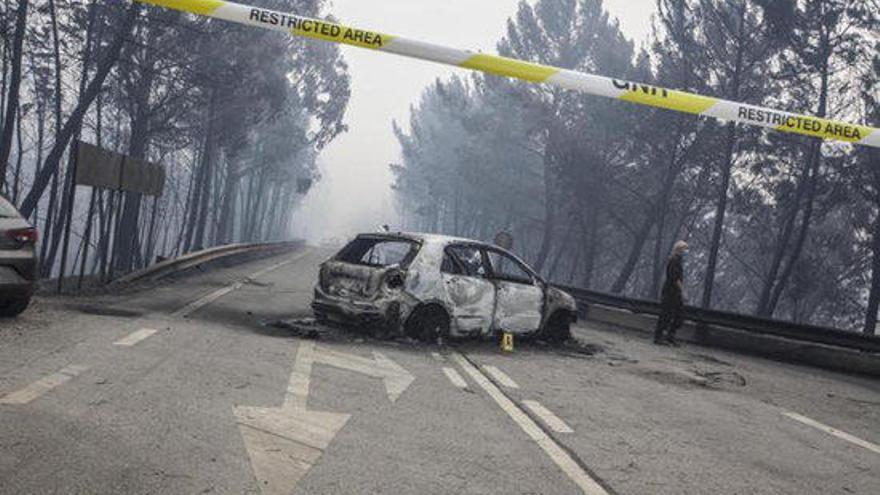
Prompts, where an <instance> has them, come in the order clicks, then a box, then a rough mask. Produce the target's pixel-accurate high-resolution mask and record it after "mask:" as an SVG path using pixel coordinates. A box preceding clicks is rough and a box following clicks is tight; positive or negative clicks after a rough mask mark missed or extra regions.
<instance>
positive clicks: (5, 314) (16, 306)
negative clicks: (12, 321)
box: [0, 297, 31, 318]
mask: <svg viewBox="0 0 880 495" xmlns="http://www.w3.org/2000/svg"><path fill="white" fill-rule="evenodd" d="M30 304H31V298H30V297H20V298H15V299H5V300H3V301H0V318H13V317H16V316H18V315H20V314H22V313H24V310H26V309H27V308H28V306H29V305H30Z"/></svg>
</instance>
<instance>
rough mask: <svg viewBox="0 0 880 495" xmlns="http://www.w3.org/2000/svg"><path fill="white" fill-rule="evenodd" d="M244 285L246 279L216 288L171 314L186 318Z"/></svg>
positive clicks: (264, 271)
mask: <svg viewBox="0 0 880 495" xmlns="http://www.w3.org/2000/svg"><path fill="white" fill-rule="evenodd" d="M307 254H309V251H305V252H302V253H300V254H298V255H297V256H294V257H293V258H290V259H289V260H287V261H282V262H281V263H276V264H274V265H272V266H269V267H266V268H263V269H262V270H259V271H257V272H254V273H252V274H250V275H248V276H247V277H245V280H252V279H255V278H259V277H262V276H263V275H266V274H267V273H269V272H272V271H274V270H277V269H279V268H281V267H282V266H286V265H289V264H291V263H295V262H297V261H299V260H300V259H302V258H303V257H305V256H306V255H307ZM243 286H244V281H240V282H236V283H234V284H232V285H230V286H228V287H224V288H222V289H218V290H215V291H214V292H212V293H210V294H208V295H207V296H204V297H202V298H199V299H197V300H195V301H193V302H191V303H190V304H187V305H186V306H184V307H182V308H180V309H178V310H177V311H175V312H173V313H171V316H173V317H175V318H186V317H188V316H189V315H191V314H193V313H195V312H196V311H198V310H199V309H201V308H203V307H205V306H207V305H208V304H211V303H212V302H214V301H216V300H217V299H220V298H221V297H223V296H225V295H226V294H229V293H230V292H234V291H237V290H238V289H241V288H242V287H243Z"/></svg>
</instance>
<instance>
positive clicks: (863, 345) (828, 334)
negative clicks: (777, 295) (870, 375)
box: [560, 287, 880, 353]
mask: <svg viewBox="0 0 880 495" xmlns="http://www.w3.org/2000/svg"><path fill="white" fill-rule="evenodd" d="M560 288H561V289H562V290H564V291H566V292H568V293H569V294H571V295H572V296H573V297H574V298H575V299H576V300H577V301H578V303H579V304H581V305H582V306H587V307H589V305H590V304H598V305H601V306H608V307H612V308H618V309H624V310H627V311H630V312H631V313H641V314H650V315H659V314H660V303H658V302H656V301H648V300H645V299H635V298H629V297H622V296H618V295H614V294H606V293H603V292H596V291H592V290H586V289H578V288H575V287H560ZM685 319H686V320H689V321H692V322H694V323H697V324H702V325H711V326H717V327H727V328H733V329H736V330H743V331H747V332H751V333H756V334H761V335H772V336H776V337H783V338H787V339H792V340H799V341H804V342H811V343H817V344H826V345H832V346H837V347H845V348H848V349H857V350H862V351H868V352H877V353H880V337H878V336H872V335H866V334H863V333H857V332H847V331H845V330H839V329H836V328H827V327H820V326H816V325H807V324H803V323H794V322H790V321H782V320H773V319H769V318H760V317H757V316H748V315H742V314H737V313H729V312H726V311H717V310H707V309H703V308H697V307H693V306H685Z"/></svg>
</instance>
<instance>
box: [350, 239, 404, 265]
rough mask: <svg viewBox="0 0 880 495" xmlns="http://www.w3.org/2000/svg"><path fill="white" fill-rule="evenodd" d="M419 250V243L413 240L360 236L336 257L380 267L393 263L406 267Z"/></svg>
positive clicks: (353, 262) (354, 262)
mask: <svg viewBox="0 0 880 495" xmlns="http://www.w3.org/2000/svg"><path fill="white" fill-rule="evenodd" d="M417 251H418V244H417V243H415V242H413V241H408V240H404V239H370V238H365V237H359V238H357V239H355V240H353V241H351V242H350V243H349V244H348V245H347V246H345V247H344V248H343V249H342V251H340V252H339V254H338V255H337V256H336V259H337V260H338V261H343V262H345V263H352V264H355V265H365V266H372V267H378V268H385V267H389V266H393V265H397V266H399V267H401V268H406V267H407V265H409V262H410V261H412V259H413V257H414V256H415V254H416V252H417Z"/></svg>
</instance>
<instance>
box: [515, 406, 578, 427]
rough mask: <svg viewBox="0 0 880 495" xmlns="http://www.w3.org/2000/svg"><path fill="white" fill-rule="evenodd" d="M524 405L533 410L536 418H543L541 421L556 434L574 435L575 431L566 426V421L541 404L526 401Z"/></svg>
mask: <svg viewBox="0 0 880 495" xmlns="http://www.w3.org/2000/svg"><path fill="white" fill-rule="evenodd" d="M523 404H525V405H526V407H528V408H529V409H531V411H532V412H533V413H535V415H536V416H538V417H539V418H541V421H543V422H544V424H545V425H547V426H549V427H550V429H551V430H553V431H555V432H556V433H574V430H572V429H571V427H570V426H568V425H567V424H565V422H564V421H562V420H561V419H559V416H557V415H555V414H553V411H551V410H549V409H547V408H546V407H544V406H543V405H542V404H541V403H540V402H538V401H534V400H524V401H523Z"/></svg>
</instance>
